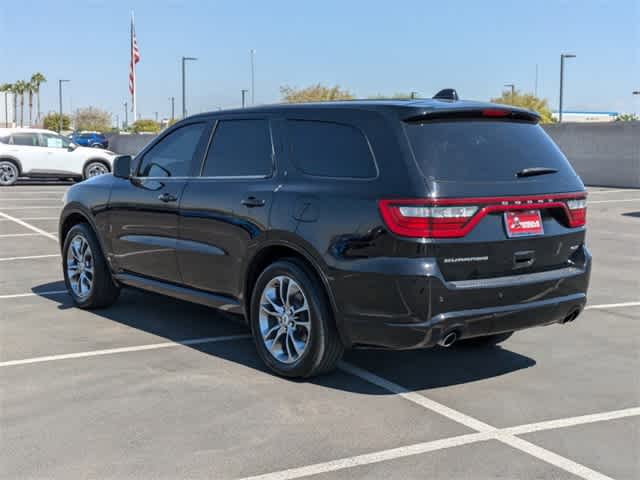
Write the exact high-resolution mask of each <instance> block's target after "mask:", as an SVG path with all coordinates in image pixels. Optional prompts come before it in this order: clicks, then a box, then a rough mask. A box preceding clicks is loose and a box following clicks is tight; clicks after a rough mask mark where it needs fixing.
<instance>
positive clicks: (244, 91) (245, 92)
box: [240, 88, 249, 108]
mask: <svg viewBox="0 0 640 480" xmlns="http://www.w3.org/2000/svg"><path fill="white" fill-rule="evenodd" d="M248 91H249V90H247V89H246V88H243V89H242V90H240V92H241V93H242V108H244V105H245V102H244V96H245V95H246V94H247V92H248Z"/></svg>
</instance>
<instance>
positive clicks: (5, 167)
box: [0, 160, 18, 187]
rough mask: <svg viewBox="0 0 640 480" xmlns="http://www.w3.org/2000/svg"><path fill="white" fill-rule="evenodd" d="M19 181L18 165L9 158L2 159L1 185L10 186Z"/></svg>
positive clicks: (0, 168)
mask: <svg viewBox="0 0 640 480" xmlns="http://www.w3.org/2000/svg"><path fill="white" fill-rule="evenodd" d="M17 181H18V167H17V166H16V164H15V163H13V162H9V161H8V160H2V161H0V186H3V187H9V186H11V185H13V184H14V183H16V182H17Z"/></svg>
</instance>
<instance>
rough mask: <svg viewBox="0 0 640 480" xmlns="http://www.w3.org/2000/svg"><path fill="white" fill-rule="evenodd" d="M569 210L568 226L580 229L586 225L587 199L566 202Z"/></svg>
mask: <svg viewBox="0 0 640 480" xmlns="http://www.w3.org/2000/svg"><path fill="white" fill-rule="evenodd" d="M567 208H568V209H569V226H570V227H582V226H584V225H585V224H586V223H587V199H586V198H576V199H571V200H567Z"/></svg>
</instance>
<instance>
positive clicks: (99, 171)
mask: <svg viewBox="0 0 640 480" xmlns="http://www.w3.org/2000/svg"><path fill="white" fill-rule="evenodd" d="M105 173H109V170H107V167H105V166H104V165H103V164H102V163H92V164H91V165H89V166H88V167H87V178H91V177H97V176H98V175H104V174H105Z"/></svg>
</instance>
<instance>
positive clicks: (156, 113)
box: [153, 112, 158, 123]
mask: <svg viewBox="0 0 640 480" xmlns="http://www.w3.org/2000/svg"><path fill="white" fill-rule="evenodd" d="M153 115H154V116H155V117H156V123H158V112H153Z"/></svg>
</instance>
